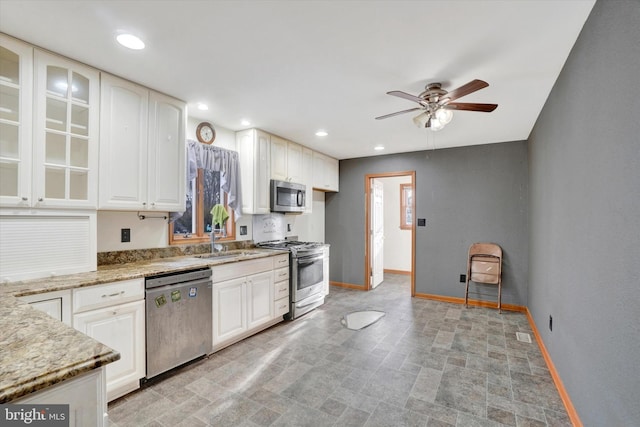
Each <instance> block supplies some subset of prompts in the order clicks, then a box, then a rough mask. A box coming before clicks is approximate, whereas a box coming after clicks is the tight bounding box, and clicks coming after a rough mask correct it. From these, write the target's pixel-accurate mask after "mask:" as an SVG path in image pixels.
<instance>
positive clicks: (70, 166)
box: [31, 49, 100, 208]
mask: <svg viewBox="0 0 640 427" xmlns="http://www.w3.org/2000/svg"><path fill="white" fill-rule="evenodd" d="M34 64H35V73H34V76H35V77H34V78H35V108H34V135H33V181H32V199H34V200H32V202H31V206H34V207H56V208H69V207H72V208H95V207H96V205H97V195H98V181H97V178H98V123H99V122H98V112H99V108H100V106H99V103H98V100H99V96H100V95H99V88H100V85H99V78H100V74H99V72H98V71H97V70H95V69H93V68H90V67H87V66H85V65H82V64H79V63H76V62H73V61H70V60H67V59H64V58H61V57H59V56H56V55H52V54H50V53H47V52H43V51H40V50H38V49H35V52H34Z"/></svg>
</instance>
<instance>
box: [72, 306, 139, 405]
mask: <svg viewBox="0 0 640 427" xmlns="http://www.w3.org/2000/svg"><path fill="white" fill-rule="evenodd" d="M73 326H74V328H75V329H77V330H79V331H80V332H83V333H84V334H86V335H88V336H90V337H91V338H94V339H95V340H98V341H100V342H101V343H103V344H105V345H107V346H109V347H111V348H112V349H114V350H116V351H118V352H119V353H120V360H118V361H116V362H113V363H110V364H108V365H107V398H108V400H109V401H111V400H113V399H115V398H117V397H120V396H122V395H124V394H126V393H129V392H130V391H132V390H135V389H137V388H138V387H139V385H140V383H139V380H140V378H142V377H144V375H145V324H144V300H142V301H135V302H130V303H127V304H122V305H116V306H113V307H106V308H101V309H98V310H92V311H88V312H86V313H80V314H76V315H74V316H73Z"/></svg>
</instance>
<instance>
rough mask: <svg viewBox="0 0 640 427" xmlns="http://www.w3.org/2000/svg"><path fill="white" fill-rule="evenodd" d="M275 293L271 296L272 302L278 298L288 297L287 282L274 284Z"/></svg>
mask: <svg viewBox="0 0 640 427" xmlns="http://www.w3.org/2000/svg"><path fill="white" fill-rule="evenodd" d="M275 286H276V291H275V293H274V295H273V299H274V300H279V299H280V298H287V297H289V282H288V281H285V282H277V283H276V285H275Z"/></svg>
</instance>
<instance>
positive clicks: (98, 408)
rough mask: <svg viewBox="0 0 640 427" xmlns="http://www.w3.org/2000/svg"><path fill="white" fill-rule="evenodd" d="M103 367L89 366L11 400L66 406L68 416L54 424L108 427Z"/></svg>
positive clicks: (21, 402) (75, 426) (17, 402)
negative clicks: (76, 373) (77, 373)
mask: <svg viewBox="0 0 640 427" xmlns="http://www.w3.org/2000/svg"><path fill="white" fill-rule="evenodd" d="M104 369H105V367H104V366H103V367H100V368H96V369H93V370H91V371H89V372H85V373H83V374H80V375H78V376H75V377H72V378H69V379H68V380H65V381H63V382H61V383H58V384H55V385H53V386H50V387H47V388H45V389H42V390H38V391H36V392H33V393H30V394H28V395H26V396H25V397H23V398H19V399H17V400H14V401H12V402H11V403H12V404H14V403H15V404H36V405H69V419H68V420H65V421H64V422H62V423H56V424H58V425H67V426H73V427H79V426H80V427H84V426H95V427H108V426H109V425H110V424H109V420H108V418H107V400H106V398H105V395H104ZM52 423H53V421H52ZM65 423H66V424H65ZM12 424H15V423H12ZM20 424H22V423H20ZM20 424H17V425H20ZM37 424H40V425H43V424H48V425H51V423H48V422H46V421H45V422H44V423H34V425H37ZM25 425H27V424H25Z"/></svg>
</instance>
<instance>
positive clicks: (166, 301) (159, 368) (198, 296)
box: [145, 268, 213, 379]
mask: <svg viewBox="0 0 640 427" xmlns="http://www.w3.org/2000/svg"><path fill="white" fill-rule="evenodd" d="M145 289H146V300H145V306H146V330H147V334H146V336H147V376H146V378H147V379H149V378H152V377H155V376H156V375H159V374H161V373H163V372H166V371H168V370H170V369H172V368H175V367H177V366H180V365H182V364H184V363H186V362H189V361H191V360H193V359H196V358H198V357H200V356H203V355H205V354H208V353H209V352H210V351H211V340H212V333H213V331H212V327H211V325H212V314H211V310H212V306H211V269H210V268H206V269H201V270H190V271H184V272H180V273H169V274H164V275H159V276H153V277H147V279H146V281H145Z"/></svg>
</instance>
